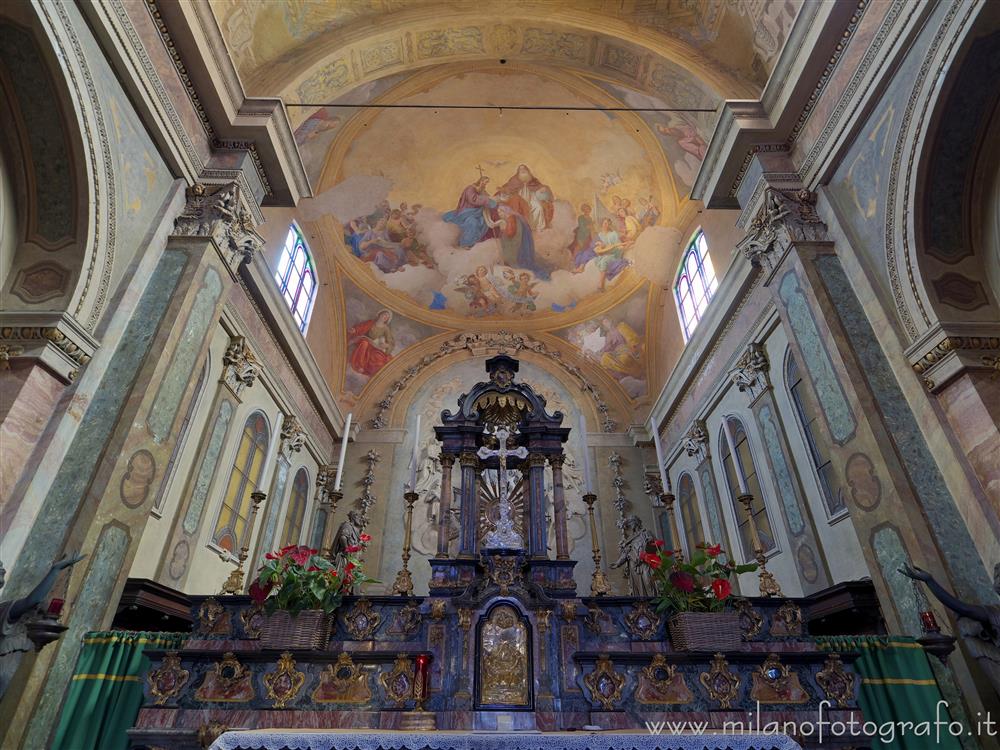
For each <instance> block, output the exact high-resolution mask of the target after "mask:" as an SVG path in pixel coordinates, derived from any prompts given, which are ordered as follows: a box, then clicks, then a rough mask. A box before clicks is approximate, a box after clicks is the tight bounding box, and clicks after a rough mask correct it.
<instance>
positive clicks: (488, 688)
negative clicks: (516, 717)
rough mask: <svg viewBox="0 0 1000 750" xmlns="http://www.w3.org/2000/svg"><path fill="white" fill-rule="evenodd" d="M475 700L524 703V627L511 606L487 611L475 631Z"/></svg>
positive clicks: (526, 702)
mask: <svg viewBox="0 0 1000 750" xmlns="http://www.w3.org/2000/svg"><path fill="white" fill-rule="evenodd" d="M479 653H480V657H479V658H480V660H481V661H480V665H479V667H480V668H479V700H480V702H481V703H483V704H486V705H493V706H528V705H530V702H531V700H530V699H531V694H530V686H529V680H530V679H531V676H530V675H529V674H528V661H529V656H530V655H529V654H528V629H527V627H526V626H525V624H524V621H523V620H522V619H521V616H520V614H519V613H518V612H517V610H515V609H514V608H513V607H511V606H510V605H507V604H502V605H500V606H498V607H495V608H494V609H493V611H492V612H490V614H489V617H487V619H486V621H485V622H484V623H483V625H482V629H481V630H480V633H479Z"/></svg>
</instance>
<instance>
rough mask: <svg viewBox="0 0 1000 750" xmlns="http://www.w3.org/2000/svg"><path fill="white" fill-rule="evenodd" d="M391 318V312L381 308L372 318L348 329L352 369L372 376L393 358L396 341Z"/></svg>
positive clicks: (360, 373)
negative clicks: (391, 327)
mask: <svg viewBox="0 0 1000 750" xmlns="http://www.w3.org/2000/svg"><path fill="white" fill-rule="evenodd" d="M391 320H392V313H391V312H389V311H388V310H379V311H378V315H376V316H375V317H374V318H372V319H371V320H364V321H362V322H360V323H358V324H357V325H354V326H351V327H350V328H348V329H347V338H348V346H351V347H353V349H351V354H350V359H349V361H350V364H351V369H352V370H354V371H355V372H356V373H358V374H359V375H368V376H369V377H370V376H372V375H374V374H375V373H377V372H378V371H379V370H381V369H382V368H383V367H385V366H386V365H387V364H388V363H389V360H390V359H392V350H393V347H394V346H395V345H396V342H395V339H394V338H393V336H392V329H390V328H389V322H390V321H391Z"/></svg>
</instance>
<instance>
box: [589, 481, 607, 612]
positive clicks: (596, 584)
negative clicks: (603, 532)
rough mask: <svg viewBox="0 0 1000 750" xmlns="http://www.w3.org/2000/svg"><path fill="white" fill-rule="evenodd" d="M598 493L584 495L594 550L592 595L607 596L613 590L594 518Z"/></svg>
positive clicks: (591, 579) (591, 578)
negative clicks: (603, 566)
mask: <svg viewBox="0 0 1000 750" xmlns="http://www.w3.org/2000/svg"><path fill="white" fill-rule="evenodd" d="M596 501H597V495H595V494H594V493H593V492H588V493H587V494H585V495H584V496H583V502H585V503H586V504H587V516H588V518H589V519H590V545H591V547H592V548H593V551H594V572H593V574H592V575H591V576H590V595H591V596H605V595H607V594H608V593H610V591H611V585H610V584H609V583H608V577H607V576H606V575H604V569H603V568H602V567H601V546H600V544H599V543H598V541H597V521H595V520H594V503H595V502H596Z"/></svg>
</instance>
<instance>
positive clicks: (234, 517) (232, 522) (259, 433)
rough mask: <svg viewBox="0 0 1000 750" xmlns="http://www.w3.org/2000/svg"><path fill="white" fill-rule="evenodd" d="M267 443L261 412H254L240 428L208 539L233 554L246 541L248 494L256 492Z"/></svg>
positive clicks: (267, 435)
mask: <svg viewBox="0 0 1000 750" xmlns="http://www.w3.org/2000/svg"><path fill="white" fill-rule="evenodd" d="M269 439H270V430H268V427H267V420H266V419H265V418H264V415H263V414H262V413H261V412H259V411H257V412H254V413H253V414H251V415H250V417H249V418H248V419H247V421H246V424H245V425H244V426H243V434H242V435H241V436H240V446H239V448H238V449H237V450H236V458H235V459H234V460H233V469H232V471H231V472H230V474H229V482H228V484H227V485H226V494H225V495H224V497H223V500H222V509H221V510H220V511H219V520H218V521H217V522H216V524H215V533H214V534H213V535H212V541H213V542H215V543H216V544H217V545H218V546H220V547H221V548H222V549H224V550H226V551H228V552H231V553H233V554H236V553H237V552H238V551H239V550H240V548H241V547H242V546H243V544H244V543H245V542H246V541H248V540H247V539H245V538H244V537H243V535H244V534H245V533H246V531H247V520H248V518H249V515H250V493H251V492H256V491H257V486H258V484H259V483H260V477H261V474H262V473H263V471H264V458H265V456H266V455H267V443H268V440H269Z"/></svg>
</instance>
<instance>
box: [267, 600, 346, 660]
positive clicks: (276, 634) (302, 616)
mask: <svg viewBox="0 0 1000 750" xmlns="http://www.w3.org/2000/svg"><path fill="white" fill-rule="evenodd" d="M332 624H333V618H332V616H331V615H328V614H326V613H325V612H324V611H323V610H321V609H306V610H303V611H301V612H299V613H298V614H297V615H293V614H291V613H289V612H286V611H284V610H278V611H277V612H275V613H274V614H273V615H264V617H263V619H262V620H261V625H260V645H261V648H267V649H276V650H283V651H286V650H288V649H314V650H315V649H324V648H326V646H327V642H328V641H329V640H330V627H331V625H332Z"/></svg>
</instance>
